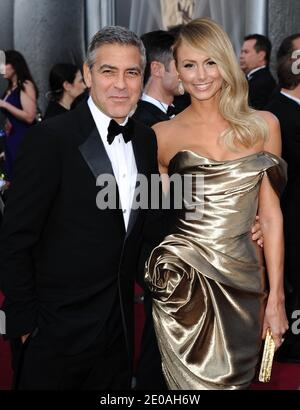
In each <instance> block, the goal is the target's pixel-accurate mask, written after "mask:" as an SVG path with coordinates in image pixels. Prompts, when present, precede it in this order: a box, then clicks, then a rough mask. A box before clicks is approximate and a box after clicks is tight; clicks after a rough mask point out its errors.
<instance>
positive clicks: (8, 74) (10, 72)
mask: <svg viewBox="0 0 300 410" xmlns="http://www.w3.org/2000/svg"><path fill="white" fill-rule="evenodd" d="M15 73H16V71H15V69H14V68H13V66H12V65H11V64H6V65H5V73H4V74H3V77H4V78H6V79H7V80H12V79H13V77H14V75H15Z"/></svg>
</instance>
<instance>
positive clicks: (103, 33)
mask: <svg viewBox="0 0 300 410" xmlns="http://www.w3.org/2000/svg"><path fill="white" fill-rule="evenodd" d="M104 44H121V45H129V46H134V47H137V48H138V50H139V52H140V54H141V67H142V71H143V72H144V70H145V66H146V51H145V47H144V44H143V42H142V40H141V39H140V38H139V37H138V36H137V35H136V34H135V33H134V32H133V31H130V30H128V29H127V28H125V27H121V26H106V27H104V28H102V29H101V30H99V31H98V32H97V33H96V34H95V35H94V37H93V38H92V40H91V42H90V44H89V47H88V51H87V57H86V64H87V65H88V66H89V68H92V67H93V65H94V63H95V58H96V53H97V50H98V48H99V47H101V46H103V45H104Z"/></svg>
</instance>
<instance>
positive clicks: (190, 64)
mask: <svg viewBox="0 0 300 410" xmlns="http://www.w3.org/2000/svg"><path fill="white" fill-rule="evenodd" d="M193 66H194V64H192V63H186V64H184V66H183V67H184V68H192V67H193Z"/></svg>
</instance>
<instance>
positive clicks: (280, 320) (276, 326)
mask: <svg viewBox="0 0 300 410" xmlns="http://www.w3.org/2000/svg"><path fill="white" fill-rule="evenodd" d="M268 328H270V329H271V332H272V336H273V339H274V342H275V346H276V349H278V348H279V347H280V346H281V345H282V343H283V341H284V339H283V335H284V334H285V332H286V331H287V330H288V328H289V326H288V320H287V317H286V312H285V304H284V297H282V298H279V297H277V296H273V295H272V294H271V293H270V295H269V298H268V302H267V306H266V310H265V317H264V324H263V335H262V338H263V339H265V337H266V333H267V329H268Z"/></svg>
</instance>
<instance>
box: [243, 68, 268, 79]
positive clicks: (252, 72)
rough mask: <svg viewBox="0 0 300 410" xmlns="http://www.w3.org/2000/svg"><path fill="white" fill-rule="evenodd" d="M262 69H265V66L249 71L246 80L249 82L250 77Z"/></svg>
mask: <svg viewBox="0 0 300 410" xmlns="http://www.w3.org/2000/svg"><path fill="white" fill-rule="evenodd" d="M263 68H266V66H265V65H262V66H261V67H256V68H253V70H251V71H249V73H248V74H247V78H248V80H251V77H252V75H253V74H254V73H256V72H257V71H259V70H262V69H263Z"/></svg>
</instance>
